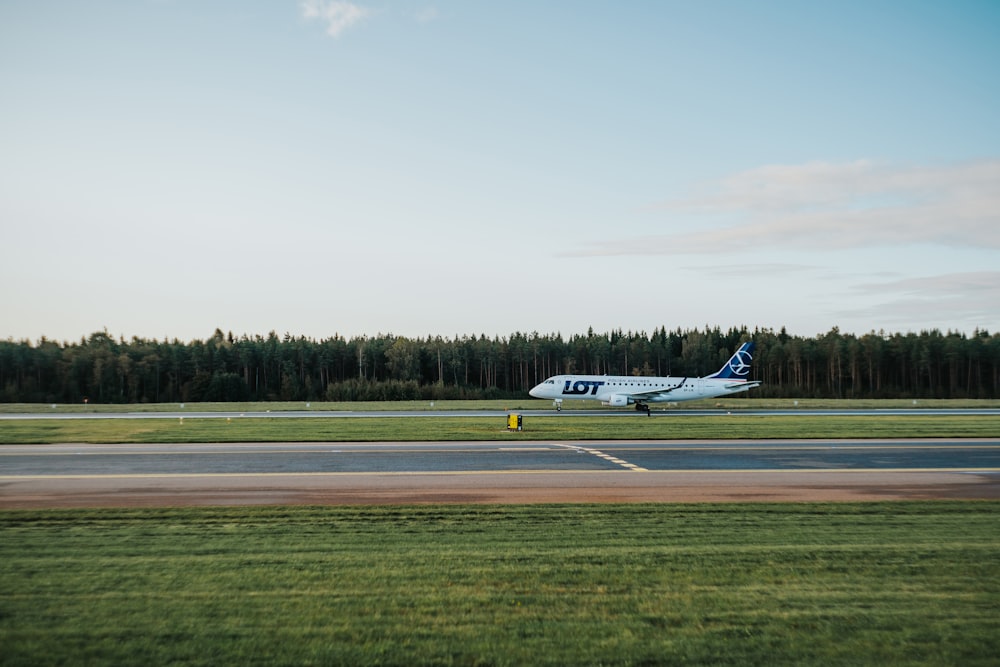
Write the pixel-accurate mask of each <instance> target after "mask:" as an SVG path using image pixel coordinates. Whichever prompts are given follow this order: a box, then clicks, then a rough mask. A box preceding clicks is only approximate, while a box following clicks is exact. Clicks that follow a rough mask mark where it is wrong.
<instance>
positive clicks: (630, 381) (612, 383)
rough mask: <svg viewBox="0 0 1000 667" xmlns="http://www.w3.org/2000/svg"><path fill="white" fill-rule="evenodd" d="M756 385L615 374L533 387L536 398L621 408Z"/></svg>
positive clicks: (561, 377) (558, 379) (556, 378)
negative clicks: (587, 402) (587, 401)
mask: <svg viewBox="0 0 1000 667" xmlns="http://www.w3.org/2000/svg"><path fill="white" fill-rule="evenodd" d="M758 384H759V383H758V382H747V381H745V380H733V379H728V380H723V379H716V378H701V377H693V378H681V377H669V376H668V377H632V376H617V375H556V376H553V377H551V378H549V379H547V380H546V381H545V382H542V383H541V384H539V385H537V386H535V387H534V388H533V389H532V390H531V391H530V392H529V393H530V394H531V395H532V396H534V397H535V398H550V399H553V400H555V401H560V402H561V401H562V400H564V399H576V400H579V399H590V400H594V401H601V402H602V403H604V404H606V405H611V406H616V407H622V406H626V405H631V404H633V403H673V402H678V401H694V400H697V399H701V398H716V397H719V396H728V395H729V394H736V393H739V392H743V391H746V390H748V389H751V388H753V387H756V386H757V385H758Z"/></svg>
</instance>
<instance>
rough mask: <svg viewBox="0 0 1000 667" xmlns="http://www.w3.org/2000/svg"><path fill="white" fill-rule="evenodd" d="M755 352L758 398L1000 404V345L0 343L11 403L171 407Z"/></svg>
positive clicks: (967, 341)
mask: <svg viewBox="0 0 1000 667" xmlns="http://www.w3.org/2000/svg"><path fill="white" fill-rule="evenodd" d="M744 340H753V341H754V342H755V343H756V344H757V350H756V352H755V354H754V359H753V368H752V374H751V375H752V379H757V380H762V381H763V383H764V384H763V385H762V386H761V387H760V388H758V389H755V390H754V391H753V392H751V394H752V395H754V396H759V397H767V398H914V399H917V398H997V397H998V396H1000V335H998V334H992V335H991V334H989V333H988V332H986V331H975V332H974V333H973V334H972V335H971V336H970V335H967V334H965V333H952V332H948V333H941V332H940V331H938V330H930V331H921V332H920V333H905V334H904V333H885V332H882V331H880V332H877V333H876V332H871V333H868V334H865V335H862V336H857V335H854V334H846V333H841V332H840V331H839V329H837V328H833V329H831V330H830V331H829V332H827V333H826V334H823V335H819V336H815V337H811V338H806V337H801V336H793V335H789V334H788V333H787V332H786V331H785V330H784V329H782V330H780V331H778V332H775V331H774V330H771V329H759V328H758V329H754V330H752V331H751V330H748V329H747V328H731V329H729V330H726V331H723V330H721V329H719V328H711V327H706V328H705V329H692V330H686V331H685V330H681V329H677V330H674V331H668V330H667V329H666V328H665V327H661V328H659V329H657V330H655V331H654V332H653V333H652V334H646V333H645V332H637V333H634V332H631V331H629V332H623V331H621V330H617V331H611V332H607V333H595V332H594V331H593V330H592V329H591V330H589V331H587V332H586V333H585V334H576V335H573V336H570V337H568V338H567V337H563V336H562V335H561V334H558V333H554V334H539V333H537V332H533V333H513V334H511V335H509V336H506V337H499V336H494V337H492V338H491V337H487V336H486V335H482V334H481V335H479V336H461V337H458V336H456V337H454V338H443V337H440V336H428V337H426V338H408V337H403V336H394V335H392V334H379V335H377V336H371V337H369V336H360V337H353V338H350V339H346V338H344V337H342V336H339V335H334V336H332V337H330V338H325V339H322V340H315V339H311V338H306V337H301V336H300V337H294V336H292V335H291V334H288V333H286V334H285V335H284V336H280V337H279V336H278V335H277V334H276V333H275V332H273V331H272V332H270V333H269V334H268V335H267V336H260V335H256V336H253V337H250V336H247V335H246V334H244V335H242V336H240V337H239V338H237V337H235V336H233V334H232V333H228V334H225V333H223V332H222V331H220V330H218V329H216V331H215V332H214V334H213V335H212V336H211V337H209V338H208V339H206V340H192V341H189V342H181V341H179V340H172V341H162V342H161V341H158V340H155V339H154V340H146V339H142V338H136V337H133V338H132V339H131V340H124V339H123V338H118V339H115V338H114V337H112V336H110V335H109V334H108V333H107V331H103V332H96V333H92V334H91V335H90V336H88V337H85V338H81V340H80V341H79V342H77V343H70V342H61V343H60V342H55V341H51V340H47V339H45V338H42V339H41V340H39V341H37V342H30V341H25V340H22V341H14V340H11V339H8V340H6V341H0V402H6V403H169V402H199V401H250V400H253V401H270V400H282V401H296V400H303V401H309V400H316V401H323V400H326V401H348V400H349V401H377V400H447V399H497V398H516V397H522V398H523V397H525V396H526V394H527V391H528V390H529V389H530V388H531V387H533V386H534V385H535V384H537V383H538V382H540V381H542V380H544V379H545V378H547V377H549V376H551V375H556V374H559V373H593V374H608V375H679V376H701V375H707V374H709V373H712V372H714V371H716V370H717V369H718V368H719V367H720V366H721V365H722V364H723V363H724V362H725V361H726V360H727V359H728V357H729V355H730V354H731V353H732V351H733V350H735V349H736V347H738V345H739V344H740V343H741V342H742V341H744Z"/></svg>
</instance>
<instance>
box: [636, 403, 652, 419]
mask: <svg viewBox="0 0 1000 667" xmlns="http://www.w3.org/2000/svg"><path fill="white" fill-rule="evenodd" d="M635 410H636V412H645V413H646V416H647V417H649V405H648V404H646V403H636V404H635Z"/></svg>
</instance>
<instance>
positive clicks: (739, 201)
mask: <svg viewBox="0 0 1000 667" xmlns="http://www.w3.org/2000/svg"><path fill="white" fill-rule="evenodd" d="M998 34H1000V3H998V2H995V1H994V0H983V1H969V0H966V1H963V0H955V1H952V2H937V1H935V2H925V1H922V0H906V1H898V2H889V1H885V0H862V1H855V0H843V1H839V2H800V1H798V0H790V1H787V2H785V1H772V0H761V1H760V2H727V1H725V0H711V1H708V2H674V1H670V0H662V1H659V0H658V1H650V2H646V1H642V0H636V1H633V2H612V1H610V0H609V1H592V0H580V1H575V2H555V1H537V0H536V1H524V2H521V1H520V0H509V1H507V2H482V1H475V0H352V1H350V2H344V1H334V0H270V1H267V2H264V1H260V2H248V1H246V0H215V1H213V2H203V1H201V0H131V1H129V0H118V1H114V2H112V1H104V0H94V1H92V2H86V3H83V2H77V1H72V2H64V1H61V0H49V1H47V2H37V1H36V0H3V2H0V249H2V250H0V339H13V340H28V341H38V340H40V339H41V338H42V337H45V338H47V339H49V340H57V341H69V342H72V341H77V340H80V339H81V338H83V337H86V336H88V335H89V334H90V333H92V332H95V331H107V332H108V333H109V334H111V335H112V336H115V337H119V336H121V337H124V338H125V339H130V338H132V337H133V336H137V337H140V338H147V339H158V340H168V339H169V340H173V339H180V340H182V341H189V340H194V339H206V338H208V337H210V336H211V335H212V333H213V332H214V331H215V329H217V328H218V329H221V330H222V331H223V332H232V333H233V334H234V335H235V336H237V337H240V336H241V335H244V334H246V335H248V336H250V337H253V336H256V335H263V336H266V335H267V334H268V332H270V331H275V332H277V333H278V334H279V335H283V334H285V333H290V334H291V335H293V336H306V337H310V338H315V339H324V338H329V337H332V336H334V335H340V336H344V337H347V338H351V337H355V336H375V335H379V334H393V335H397V336H408V337H427V336H442V337H445V338H457V337H462V336H466V335H470V336H478V335H481V334H485V335H487V336H489V337H493V336H500V337H504V336H507V335H510V334H512V333H514V332H524V333H530V332H539V333H542V334H550V333H561V334H562V335H564V336H572V335H575V334H582V333H586V332H587V330H588V329H589V328H592V329H593V330H594V331H595V332H598V333H603V332H608V331H612V330H618V329H621V330H623V331H634V332H647V333H651V332H652V331H653V330H655V329H657V328H659V327H661V326H664V327H666V328H667V329H668V330H675V329H678V328H680V329H682V330H689V329H696V328H704V327H716V326H718V327H721V328H723V329H724V330H725V329H729V328H730V327H743V326H745V327H747V328H748V329H750V330H753V329H755V328H761V329H773V330H776V331H777V330H780V329H781V328H785V329H786V330H787V331H788V332H789V333H791V334H793V335H800V336H806V337H811V336H816V335H822V334H823V333H825V332H828V331H829V330H831V329H832V328H834V327H838V328H839V329H840V331H841V332H844V333H855V334H857V335H863V334H865V333H869V332H873V331H875V332H879V331H882V332H885V333H890V334H891V333H908V332H920V331H925V330H930V329H939V330H941V331H956V332H963V333H966V334H972V333H973V332H974V331H975V330H977V329H978V330H980V331H981V330H987V331H989V332H991V333H995V332H997V331H1000V76H998V74H997V72H998V71H1000V39H997V35H998Z"/></svg>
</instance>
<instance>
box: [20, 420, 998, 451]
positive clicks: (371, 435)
mask: <svg viewBox="0 0 1000 667" xmlns="http://www.w3.org/2000/svg"><path fill="white" fill-rule="evenodd" d="M998 436H1000V417H998V416H990V415H984V416H977V415H947V416H946V415H934V416H928V415H902V416H894V415H879V416H793V417H784V416H757V415H739V414H732V415H712V416H695V417H691V416H683V415H677V416H673V415H671V416H657V417H655V418H647V417H644V416H640V415H628V416H617V417H571V416H565V415H564V416H551V417H525V419H524V430H523V431H519V432H508V431H507V430H506V420H504V419H503V418H502V417H441V418H437V417H410V418H404V417H384V418H372V417H337V418H321V417H320V418H310V419H271V418H234V419H232V420H231V421H227V420H226V419H221V418H202V419H197V418H196V419H192V418H186V419H183V420H180V419H84V420H77V419H70V420H66V419H38V420H24V421H20V420H12V421H0V444H39V443H67V442H81V443H125V442H129V443H166V442H373V441H413V442H419V441H425V442H426V441H445V440H471V441H476V440H510V441H513V442H517V441H527V440H595V439H600V440H671V439H674V440H678V439H720V438H748V439H762V438H879V437H888V438H918V437H927V438H995V437H998Z"/></svg>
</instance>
